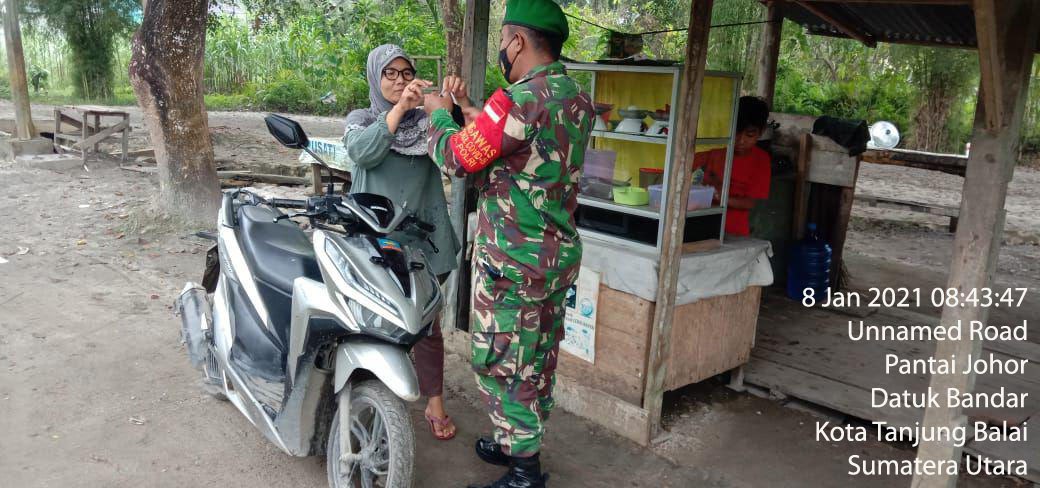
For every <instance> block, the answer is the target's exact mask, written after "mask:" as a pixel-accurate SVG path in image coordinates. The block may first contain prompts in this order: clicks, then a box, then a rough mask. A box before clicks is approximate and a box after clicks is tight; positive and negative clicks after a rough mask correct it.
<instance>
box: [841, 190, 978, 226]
mask: <svg viewBox="0 0 1040 488" xmlns="http://www.w3.org/2000/svg"><path fill="white" fill-rule="evenodd" d="M856 201H857V202H861V203H864V204H866V205H867V206H868V207H881V208H894V209H897V210H907V211H910V212H920V213H927V214H932V215H940V216H943V217H949V218H950V226H949V229H950V232H957V219H958V218H959V217H960V209H959V208H957V207H951V206H949V205H938V204H933V203H921V202H914V201H910V200H899V199H896V198H885V197H878V196H873V195H861V194H857V195H856Z"/></svg>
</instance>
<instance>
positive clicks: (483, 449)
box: [475, 437, 509, 466]
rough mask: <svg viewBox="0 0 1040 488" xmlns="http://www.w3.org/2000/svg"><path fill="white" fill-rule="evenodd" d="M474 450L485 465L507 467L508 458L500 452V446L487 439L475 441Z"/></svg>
mask: <svg viewBox="0 0 1040 488" xmlns="http://www.w3.org/2000/svg"><path fill="white" fill-rule="evenodd" d="M475 450H476V451H477V457H479V458H480V459H481V460H482V461H484V462H485V463H488V464H494V465H496V466H509V456H506V455H505V453H503V452H502V446H500V445H498V443H497V442H495V441H493V440H491V439H488V438H487V437H481V438H479V439H477V445H476V446H475Z"/></svg>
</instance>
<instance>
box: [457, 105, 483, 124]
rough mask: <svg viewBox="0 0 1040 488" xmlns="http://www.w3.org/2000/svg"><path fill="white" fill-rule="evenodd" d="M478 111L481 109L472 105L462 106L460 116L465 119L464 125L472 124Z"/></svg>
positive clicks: (478, 113)
mask: <svg viewBox="0 0 1040 488" xmlns="http://www.w3.org/2000/svg"><path fill="white" fill-rule="evenodd" d="M480 112H483V110H481V109H479V108H477V107H473V106H469V107H465V108H463V109H462V117H463V118H465V119H466V125H469V124H472V123H473V121H474V120H476V119H477V116H478V115H480Z"/></svg>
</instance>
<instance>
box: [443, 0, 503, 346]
mask: <svg viewBox="0 0 1040 488" xmlns="http://www.w3.org/2000/svg"><path fill="white" fill-rule="evenodd" d="M490 15H491V4H490V3H489V2H487V1H484V0H468V1H467V2H466V18H465V20H464V25H463V29H462V37H463V43H464V48H463V49H464V51H463V55H462V79H464V80H466V83H468V86H469V99H470V100H472V101H473V103H474V104H475V105H480V104H481V103H482V100H483V99H484V83H485V71H486V69H487V49H488V19H489V18H490ZM471 186H472V178H470V177H468V176H467V177H463V178H452V180H451V227H452V230H453V231H455V236H456V237H458V239H459V242H460V243H461V244H462V250H461V251H459V255H458V256H457V257H456V262H457V263H458V267H457V269H456V270H455V272H453V273H452V275H451V277H450V278H449V279H448V284H447V290H445V305H444V310H443V312H442V313H441V328H442V329H443V330H453V329H456V328H466V327H465V325H466V324H467V323H468V320H469V276H470V268H469V259H468V258H469V256H467V255H466V237H467V232H466V217H467V214H468V213H469V209H470V207H472V206H473V205H474V203H475V202H474V201H473V199H472V198H471V197H470V192H469V188H470V187H471ZM466 329H467V330H468V328H466Z"/></svg>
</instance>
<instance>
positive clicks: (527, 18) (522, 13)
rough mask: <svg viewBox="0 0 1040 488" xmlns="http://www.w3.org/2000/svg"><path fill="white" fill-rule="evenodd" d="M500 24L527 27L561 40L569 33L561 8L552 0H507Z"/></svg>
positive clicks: (564, 39) (565, 38)
mask: <svg viewBox="0 0 1040 488" xmlns="http://www.w3.org/2000/svg"><path fill="white" fill-rule="evenodd" d="M502 24H503V25H505V24H510V25H519V26H523V27H528V28H531V29H534V30H536V31H540V32H542V33H544V34H548V35H550V36H554V37H557V38H559V40H561V41H566V40H567V37H568V36H570V33H571V32H570V27H569V26H568V25H567V17H565V16H564V15H563V9H561V8H560V6H559V5H557V4H556V2H554V1H553V0H507V1H506V14H505V17H504V18H503V19H502Z"/></svg>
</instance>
